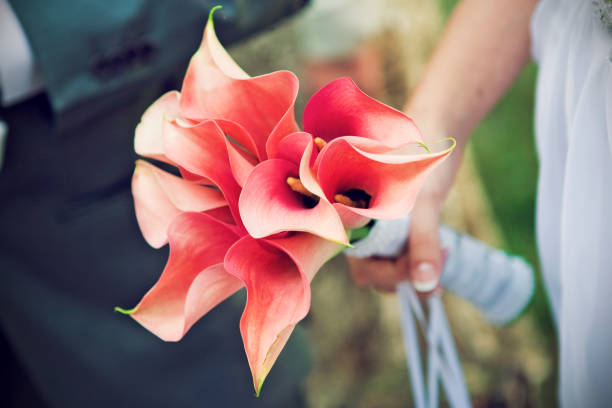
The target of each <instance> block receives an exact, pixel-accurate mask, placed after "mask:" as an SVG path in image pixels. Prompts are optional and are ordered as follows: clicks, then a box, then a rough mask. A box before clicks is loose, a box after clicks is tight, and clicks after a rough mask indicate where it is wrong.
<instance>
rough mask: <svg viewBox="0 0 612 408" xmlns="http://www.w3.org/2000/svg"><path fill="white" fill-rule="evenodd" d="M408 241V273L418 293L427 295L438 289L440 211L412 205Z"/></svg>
mask: <svg viewBox="0 0 612 408" xmlns="http://www.w3.org/2000/svg"><path fill="white" fill-rule="evenodd" d="M410 224H411V225H410V236H409V237H408V270H409V276H410V281H411V282H412V285H413V286H414V288H415V290H416V291H417V292H422V293H425V294H429V293H430V292H432V293H433V291H434V290H435V289H436V287H437V286H438V283H439V280H440V272H441V270H442V252H441V250H440V239H439V237H438V228H439V225H440V211H439V209H438V207H437V206H436V205H430V203H428V202H421V203H418V204H417V205H415V207H414V210H413V212H412V215H411V219H410Z"/></svg>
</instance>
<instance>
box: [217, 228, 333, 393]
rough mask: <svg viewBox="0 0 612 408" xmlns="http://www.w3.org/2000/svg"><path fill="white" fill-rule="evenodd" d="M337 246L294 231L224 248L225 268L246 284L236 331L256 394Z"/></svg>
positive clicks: (247, 238) (305, 307)
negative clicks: (270, 238) (319, 273)
mask: <svg viewBox="0 0 612 408" xmlns="http://www.w3.org/2000/svg"><path fill="white" fill-rule="evenodd" d="M341 248H342V246H341V245H338V244H334V243H332V242H330V241H326V240H323V239H321V238H319V237H316V236H314V235H311V234H306V233H297V234H295V235H293V236H291V237H288V238H281V239H272V240H255V239H253V238H251V237H248V236H246V237H244V238H242V239H240V241H238V242H236V244H234V246H232V247H231V248H230V250H229V251H228V253H227V255H226V257H225V268H226V269H227V271H228V272H229V273H231V274H233V275H234V276H236V277H237V278H239V279H240V280H241V281H242V282H243V283H244V285H245V286H246V288H247V294H248V295H247V304H246V307H245V309H244V313H243V314H242V318H241V320H240V332H241V334H242V339H243V341H244V347H245V350H246V354H247V358H248V361H249V366H250V367H251V373H252V375H253V383H254V386H255V392H256V393H257V394H258V395H259V392H260V390H261V386H262V384H263V382H264V380H265V378H266V376H267V375H268V373H269V371H270V369H271V368H272V365H273V364H274V362H275V361H276V358H277V357H278V355H279V354H280V352H281V350H282V349H283V347H284V345H285V343H286V342H287V340H288V339H289V336H290V334H291V332H292V331H293V328H294V327H295V325H296V324H297V323H298V322H299V321H300V320H302V319H303V318H304V316H306V314H307V313H308V310H309V308H310V284H309V283H310V281H311V280H312V278H313V277H314V275H315V274H316V272H317V271H318V270H319V268H320V267H321V266H322V265H323V264H324V263H325V262H326V261H327V260H328V259H329V258H331V257H332V256H333V255H334V254H335V253H337V252H338V251H339V250H340V249H341Z"/></svg>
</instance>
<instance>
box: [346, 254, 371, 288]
mask: <svg viewBox="0 0 612 408" xmlns="http://www.w3.org/2000/svg"><path fill="white" fill-rule="evenodd" d="M346 262H347V263H348V266H349V270H350V271H351V277H352V278H353V281H354V282H355V284H356V285H357V286H367V285H369V284H370V279H369V277H368V274H367V259H361V258H355V257H352V256H347V257H346Z"/></svg>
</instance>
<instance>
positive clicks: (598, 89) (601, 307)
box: [517, 0, 612, 407]
mask: <svg viewBox="0 0 612 408" xmlns="http://www.w3.org/2000/svg"><path fill="white" fill-rule="evenodd" d="M598 3H599V7H598ZM602 6H603V8H605V7H606V0H600V1H599V2H597V1H595V2H594V1H592V0H556V1H555V0H542V1H541V2H540V4H539V5H538V7H537V9H536V11H535V14H534V16H533V19H532V46H533V55H534V58H535V60H536V61H537V62H538V64H539V74H538V82H537V90H536V114H535V131H536V143H537V149H538V154H539V158H540V175H539V188H538V204H537V239H538V246H539V251H540V259H541V263H542V269H543V274H544V280H545V284H546V287H547V289H548V294H549V298H550V302H551V306H552V309H553V314H554V317H555V321H556V324H557V328H558V332H559V339H560V376H561V378H560V383H559V397H560V400H561V403H562V406H564V407H604V406H611V405H610V404H612V402H611V401H612V13H610V14H609V15H606V14H605V12H604V13H602V12H601V10H602V8H601V7H602ZM609 9H612V6H610V7H609ZM517 165H519V164H518V163H517Z"/></svg>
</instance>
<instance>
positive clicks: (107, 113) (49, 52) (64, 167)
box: [0, 0, 309, 407]
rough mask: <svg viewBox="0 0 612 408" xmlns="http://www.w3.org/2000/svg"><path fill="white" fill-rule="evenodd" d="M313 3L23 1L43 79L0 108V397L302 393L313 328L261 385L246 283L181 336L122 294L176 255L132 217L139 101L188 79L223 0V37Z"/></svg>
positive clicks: (131, 403)
mask: <svg viewBox="0 0 612 408" xmlns="http://www.w3.org/2000/svg"><path fill="white" fill-rule="evenodd" d="M303 2H304V1H303V0H284V1H283V0H265V1H264V0H261V1H247V0H235V1H221V0H217V1H214V2H211V1H206V0H180V1H179V0H104V1H103V0H81V1H77V0H53V1H52V0H12V1H11V4H12V6H13V9H14V10H15V12H16V14H17V16H18V18H19V20H20V21H21V23H22V25H23V26H24V29H25V31H26V34H27V37H28V40H29V42H30V44H31V46H32V48H33V50H34V54H35V58H36V61H37V64H38V66H39V68H40V69H41V71H42V73H43V76H44V81H45V86H46V93H45V94H44V95H39V96H37V97H35V98H32V99H30V100H28V101H26V102H24V103H21V104H19V105H17V106H13V107H11V108H8V109H7V108H5V109H2V110H0V116H1V117H2V118H3V120H5V121H6V122H7V124H8V126H9V134H8V143H7V151H6V158H5V164H4V168H3V169H2V171H1V172H0V330H1V335H0V357H1V358H2V361H0V364H1V365H2V368H0V370H2V371H3V374H5V376H6V378H5V379H4V381H2V383H1V384H0V387H1V388H0V405H1V406H40V404H44V406H53V407H141V406H142V407H251V406H252V407H264V406H266V407H269V406H272V407H274V406H283V407H291V406H293V404H294V402H293V401H294V400H293V399H294V398H296V395H297V394H298V393H299V392H298V390H299V388H298V387H299V384H300V382H301V380H302V379H303V376H304V374H305V373H306V372H307V368H308V365H309V359H308V358H307V355H306V347H305V344H304V341H303V338H302V335H301V333H300V332H299V331H298V332H296V333H295V334H294V336H293V339H292V341H291V342H290V343H289V344H288V345H287V348H286V350H285V351H284V352H283V353H282V355H281V357H280V358H279V361H278V362H277V364H276V366H275V367H274V369H273V370H272V372H271V375H270V378H269V379H268V380H267V381H266V384H265V386H264V389H263V392H262V397H261V398H260V399H256V398H254V397H253V388H252V382H251V378H250V372H249V369H248V365H247V361H246V357H245V355H244V350H243V346H242V342H241V338H240V333H239V328H238V322H239V319H240V314H241V311H242V308H243V305H244V294H241V295H238V296H235V297H233V298H231V299H229V300H228V301H226V302H224V303H223V304H222V305H221V306H220V307H218V308H216V309H215V310H214V311H212V312H211V313H209V314H208V315H207V316H205V317H204V318H203V319H202V320H201V321H200V322H199V323H197V324H196V325H195V326H194V327H193V328H192V330H191V331H190V332H189V333H188V334H187V335H186V336H185V338H184V339H183V340H182V341H181V342H179V343H164V342H162V341H161V340H159V339H158V338H156V337H155V336H153V335H152V334H150V333H149V332H147V331H146V330H145V329H143V328H142V327H140V326H139V325H138V324H136V323H135V322H134V321H133V320H132V319H130V318H127V317H125V316H121V315H118V314H115V313H113V306H116V305H121V306H133V305H135V304H136V303H137V302H138V300H139V299H140V297H141V296H142V295H143V294H144V293H145V292H146V290H147V289H149V288H150V287H151V286H152V284H153V283H154V282H155V281H156V280H157V278H158V277H159V274H160V272H161V271H162V269H163V266H164V264H165V261H166V258H167V248H164V249H162V250H154V249H152V248H150V247H148V246H147V245H146V243H145V242H144V240H143V239H142V237H141V235H140V232H139V230H138V227H137V224H136V220H135V217H134V209H133V203H132V198H131V194H130V190H129V185H130V178H131V174H132V171H133V168H134V160H135V158H136V157H135V155H134V153H133V132H134V128H135V126H136V124H137V122H138V120H139V117H140V115H141V114H142V113H143V111H144V110H145V108H146V107H147V106H148V105H149V104H151V103H152V102H153V101H154V100H155V98H157V97H158V96H159V95H161V94H162V93H163V92H165V91H166V90H168V89H174V88H177V87H179V86H180V79H181V77H182V75H183V74H184V71H185V69H186V66H187V62H188V59H189V57H190V56H191V54H192V53H193V52H194V50H195V49H196V48H197V46H198V44H199V41H200V39H201V35H202V30H203V28H204V24H205V22H206V18H207V15H208V10H209V9H210V8H211V7H212V6H213V5H214V4H218V3H221V4H222V5H223V6H224V9H223V10H222V12H220V13H218V15H217V16H216V21H217V29H218V32H219V33H220V37H221V39H222V41H223V42H224V43H225V44H227V43H229V42H232V41H235V40H237V39H239V38H241V37H244V36H245V35H248V34H250V33H252V32H254V31H256V30H258V29H260V28H261V27H264V26H268V25H270V24H271V23H273V22H274V21H277V20H279V19H280V18H281V17H283V16H286V15H289V14H291V13H293V12H294V11H295V10H297V9H298V8H299V7H300V6H301V5H302V3H303ZM213 3H214V4H213ZM32 395H38V400H37V399H36V398H34V397H32ZM296 404H297V403H296Z"/></svg>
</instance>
